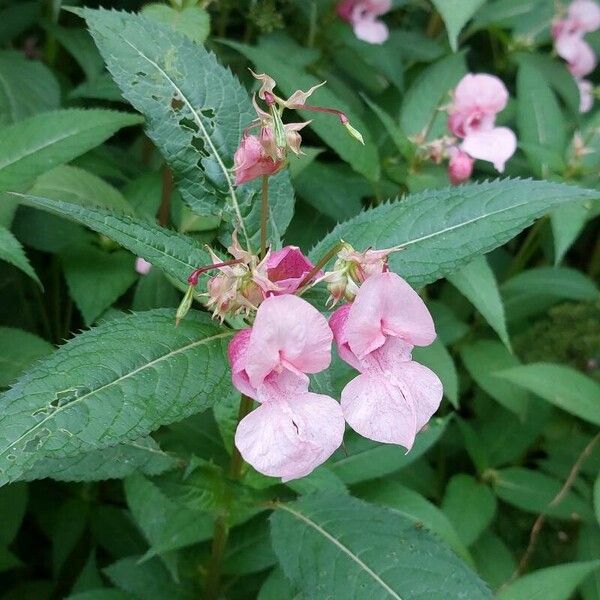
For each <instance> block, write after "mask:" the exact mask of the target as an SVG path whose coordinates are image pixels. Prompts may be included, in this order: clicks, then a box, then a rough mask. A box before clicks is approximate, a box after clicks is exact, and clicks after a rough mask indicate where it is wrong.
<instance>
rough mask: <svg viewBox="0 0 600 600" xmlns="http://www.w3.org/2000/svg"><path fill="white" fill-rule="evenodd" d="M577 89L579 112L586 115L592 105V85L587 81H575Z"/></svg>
mask: <svg viewBox="0 0 600 600" xmlns="http://www.w3.org/2000/svg"><path fill="white" fill-rule="evenodd" d="M575 82H576V83H577V87H578V88H579V112H581V113H586V112H588V111H590V110H591V109H592V106H593V105H594V94H593V92H594V84H593V83H592V82H591V81H588V80H587V79H575Z"/></svg>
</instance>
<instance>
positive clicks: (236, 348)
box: [227, 329, 258, 400]
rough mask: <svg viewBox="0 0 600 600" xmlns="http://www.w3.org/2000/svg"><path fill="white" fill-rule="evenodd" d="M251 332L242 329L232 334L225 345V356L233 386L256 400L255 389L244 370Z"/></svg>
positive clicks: (250, 330)
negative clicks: (227, 344) (229, 366)
mask: <svg viewBox="0 0 600 600" xmlns="http://www.w3.org/2000/svg"><path fill="white" fill-rule="evenodd" d="M251 333H252V329H242V330H241V331H238V332H237V333H236V334H235V335H234V336H233V338H232V339H231V342H229V346H228V347H227V358H228V359H229V364H230V365H231V380H232V382H233V385H234V387H235V388H236V389H238V390H239V391H240V392H242V394H246V396H249V397H250V398H254V400H257V399H258V398H257V393H256V389H255V388H254V387H253V386H252V385H251V384H250V380H249V379H248V374H247V373H246V370H245V369H246V354H247V351H248V344H249V343H250V334H251Z"/></svg>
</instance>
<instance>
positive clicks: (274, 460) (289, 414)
mask: <svg viewBox="0 0 600 600" xmlns="http://www.w3.org/2000/svg"><path fill="white" fill-rule="evenodd" d="M343 436H344V417H343V415H342V410H341V408H340V405H339V404H338V403H337V402H336V401H335V400H334V399H333V398H330V397H329V396H322V395H319V394H313V393H311V392H306V393H304V394H300V395H298V396H294V397H289V398H287V399H280V400H276V401H270V402H265V403H264V404H262V405H261V406H259V407H258V408H257V409H255V410H254V411H252V412H251V413H250V414H249V415H248V416H246V417H244V419H242V421H240V423H239V425H238V428H237V430H236V433H235V445H236V446H237V448H238V449H239V451H240V453H241V455H242V457H243V458H244V460H245V461H246V462H248V463H250V464H251V465H252V466H253V467H254V468H255V469H256V470H257V471H259V472H260V473H262V474H263V475H268V476H271V477H281V478H282V479H283V481H289V480H290V479H297V478H299V477H304V476H305V475H308V474H309V473H310V472H311V471H313V470H314V469H315V468H316V467H318V466H319V465H320V464H322V463H323V462H325V460H327V458H329V457H330V456H331V455H332V454H333V452H334V451H335V450H336V449H337V448H338V447H339V446H340V445H341V443H342V439H343Z"/></svg>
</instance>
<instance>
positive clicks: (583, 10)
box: [569, 0, 600, 32]
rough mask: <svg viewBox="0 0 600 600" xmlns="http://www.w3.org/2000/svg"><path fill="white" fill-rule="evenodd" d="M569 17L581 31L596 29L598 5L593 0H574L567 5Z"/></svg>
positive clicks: (599, 9)
mask: <svg viewBox="0 0 600 600" xmlns="http://www.w3.org/2000/svg"><path fill="white" fill-rule="evenodd" d="M569 18H570V19H573V20H574V21H575V22H576V23H577V26H578V27H579V29H580V30H581V31H584V32H592V31H596V29H599V28H600V6H598V4H597V3H596V2H594V0H574V1H573V2H571V4H570V5H569Z"/></svg>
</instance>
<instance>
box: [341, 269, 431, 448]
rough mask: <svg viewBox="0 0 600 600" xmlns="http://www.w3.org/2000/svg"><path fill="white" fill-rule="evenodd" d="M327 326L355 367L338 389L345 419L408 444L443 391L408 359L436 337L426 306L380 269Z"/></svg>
mask: <svg viewBox="0 0 600 600" xmlns="http://www.w3.org/2000/svg"><path fill="white" fill-rule="evenodd" d="M329 325H330V327H331V329H332V330H333V333H334V337H335V341H336V344H337V348H338V353H339V355H340V357H341V358H342V360H344V361H345V362H347V363H348V364H350V365H352V366H353V367H354V368H356V369H357V370H358V371H360V375H358V376H357V377H355V378H354V379H353V380H352V381H350V383H348V384H347V385H346V387H345V388H344V390H343V391H342V400H341V405H342V410H343V413H344V417H345V419H346V421H347V422H348V424H349V425H350V427H352V429H354V430H355V431H356V432H357V433H359V434H361V435H363V436H364V437H367V438H369V439H372V440H375V441H378V442H385V443H392V444H400V445H402V446H404V447H405V448H407V449H410V448H411V447H412V445H413V442H414V440H415V436H416V434H417V432H418V431H419V430H420V429H422V428H423V427H424V425H425V424H426V423H427V422H428V421H429V419H430V418H431V416H432V415H433V414H434V413H435V412H436V410H437V409H438V407H439V404H440V402H441V400H442V394H443V389H442V383H441V382H440V380H439V378H438V377H437V375H436V374H435V373H433V371H431V370H429V369H428V368H427V367H424V366H423V365H421V364H419V363H417V362H415V361H413V360H412V359H411V352H412V349H413V347H414V346H427V345H429V344H431V343H432V342H433V341H434V339H435V336H436V334H435V328H434V325H433V320H432V318H431V315H430V314H429V311H428V310H427V307H426V306H425V304H424V303H423V301H422V300H421V298H420V297H419V295H418V294H417V293H416V292H415V291H414V290H413V289H412V288H411V287H410V286H409V285H408V283H406V281H404V280H403V279H402V278H401V277H399V276H398V275H396V274H395V273H391V272H387V273H381V274H379V275H375V276H373V277H370V278H369V279H367V280H366V281H365V282H364V283H363V284H362V286H361V287H360V289H359V291H358V294H357V295H356V299H355V300H354V302H353V303H352V304H346V305H344V306H342V307H341V308H339V309H338V310H337V311H336V312H335V313H334V314H333V315H332V316H331V318H330V320H329Z"/></svg>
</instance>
